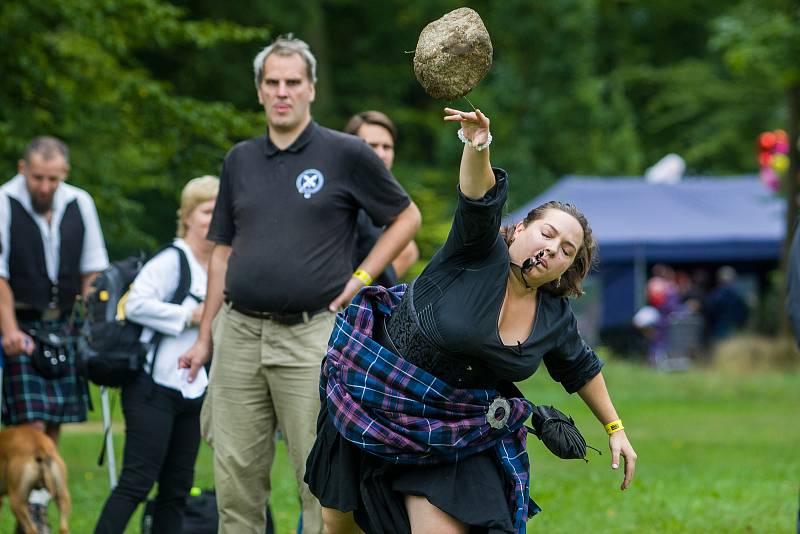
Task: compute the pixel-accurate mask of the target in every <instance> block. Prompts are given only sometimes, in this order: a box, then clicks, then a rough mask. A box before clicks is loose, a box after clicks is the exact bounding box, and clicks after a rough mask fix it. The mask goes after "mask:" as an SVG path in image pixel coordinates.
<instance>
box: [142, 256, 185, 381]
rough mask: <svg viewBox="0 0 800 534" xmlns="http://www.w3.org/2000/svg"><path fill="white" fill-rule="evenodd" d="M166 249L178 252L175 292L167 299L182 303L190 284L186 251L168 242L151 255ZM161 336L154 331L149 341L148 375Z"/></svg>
mask: <svg viewBox="0 0 800 534" xmlns="http://www.w3.org/2000/svg"><path fill="white" fill-rule="evenodd" d="M167 249H174V250H175V251H176V252H177V253H178V261H179V264H180V267H179V271H178V287H177V288H176V289H175V293H173V294H172V298H171V299H170V300H169V303H170V304H183V301H184V300H186V297H188V296H189V295H190V292H189V290H190V289H191V286H192V271H191V269H190V267H189V258H187V257H186V253H185V252H184V251H183V249H182V248H181V247H178V246H175V245H174V244H173V243H169V244H167V245H164V246H163V247H161V248H160V249H158V251H157V252H156V253H155V254H154V255H153V257H154V258H155V257H156V256H158V255H159V254H161V253H162V252H164V251H165V250H167ZM195 299H196V298H195ZM162 337H163V334H161V333H159V332H154V333H153V339H152V340H151V341H150V343H151V344H152V346H153V360H152V361H151V362H150V377H152V376H153V372H154V371H155V368H156V356H158V348H159V346H160V345H161V338H162Z"/></svg>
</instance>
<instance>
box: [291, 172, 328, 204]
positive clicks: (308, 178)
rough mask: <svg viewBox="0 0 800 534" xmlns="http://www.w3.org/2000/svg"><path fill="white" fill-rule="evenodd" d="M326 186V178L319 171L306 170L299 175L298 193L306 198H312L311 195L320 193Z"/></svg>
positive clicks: (296, 183)
mask: <svg viewBox="0 0 800 534" xmlns="http://www.w3.org/2000/svg"><path fill="white" fill-rule="evenodd" d="M324 184H325V177H324V176H322V173H321V172H319V171H318V170H317V169H306V170H304V171H303V172H301V173H300V174H298V175H297V181H296V182H295V185H296V186H297V192H298V193H300V194H301V195H303V197H304V198H311V195H314V194H315V193H318V192H319V190H320V189H322V186H323V185H324Z"/></svg>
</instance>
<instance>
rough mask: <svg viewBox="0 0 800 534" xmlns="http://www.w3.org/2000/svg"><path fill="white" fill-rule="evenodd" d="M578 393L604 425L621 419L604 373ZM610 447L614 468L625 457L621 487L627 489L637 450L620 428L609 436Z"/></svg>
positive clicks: (634, 467) (587, 383) (612, 466)
mask: <svg viewBox="0 0 800 534" xmlns="http://www.w3.org/2000/svg"><path fill="white" fill-rule="evenodd" d="M578 395H580V396H581V398H582V399H583V402H585V403H586V405H587V406H588V407H589V409H591V410H592V413H594V415H595V417H597V419H598V420H599V421H600V422H601V423H602V424H603V425H606V424H608V423H611V422H612V421H617V420H618V419H619V416H618V415H617V410H615V409H614V405H613V404H612V403H611V397H610V396H609V395H608V389H607V388H606V381H605V379H604V378H603V373H597V374H596V375H595V376H594V378H592V379H591V380H589V381H588V382H586V384H584V385H583V387H582V388H581V389H579V390H578ZM608 447H609V448H610V449H611V468H612V469H617V468H618V467H619V457H620V455H622V457H623V458H625V478H624V479H623V480H622V485H621V486H620V489H622V490H624V489H627V488H628V486H630V484H631V479H632V478H633V472H634V470H635V469H636V451H634V450H633V446H632V445H631V443H630V441H628V436H626V435H625V431H624V430H618V431H616V432H614V433H613V434H611V435H609V436H608Z"/></svg>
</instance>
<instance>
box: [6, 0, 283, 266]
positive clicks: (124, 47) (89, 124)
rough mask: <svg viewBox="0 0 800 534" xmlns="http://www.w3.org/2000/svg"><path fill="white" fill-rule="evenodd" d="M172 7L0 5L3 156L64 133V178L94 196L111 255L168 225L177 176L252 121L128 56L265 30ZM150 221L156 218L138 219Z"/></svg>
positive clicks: (111, 2) (197, 170)
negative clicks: (191, 17)
mask: <svg viewBox="0 0 800 534" xmlns="http://www.w3.org/2000/svg"><path fill="white" fill-rule="evenodd" d="M183 17H184V11H183V10H181V9H178V8H176V7H174V6H172V5H170V4H167V3H165V2H159V1H156V0H118V1H117V0H107V1H103V2H95V1H91V2H90V1H81V0H62V1H59V2H54V3H52V5H51V4H47V5H44V4H42V5H40V6H37V5H35V4H32V3H14V2H10V3H9V2H4V3H3V4H2V5H1V6H0V35H2V37H1V38H0V39H1V41H0V42H1V43H2V48H3V50H4V51H6V53H4V54H3V57H2V58H0V71H2V72H4V73H5V75H6V76H5V78H6V80H16V81H17V82H18V83H5V84H3V86H2V88H0V102H3V105H2V106H0V139H2V145H0V154H2V156H3V160H4V161H6V162H7V168H10V167H11V164H12V163H13V162H15V161H16V159H17V158H18V157H19V155H20V154H21V153H22V151H23V148H24V146H25V145H26V144H27V142H28V141H29V140H30V139H31V138H32V137H34V136H35V135H41V134H45V133H47V134H53V135H57V136H59V137H61V138H63V139H64V140H65V141H66V142H67V143H68V144H69V145H70V147H71V163H72V172H71V181H73V182H74V183H75V184H76V185H79V186H81V187H84V188H85V189H87V190H88V191H89V192H90V193H92V195H93V196H94V198H95V200H96V202H97V206H98V210H99V211H100V214H101V217H102V223H103V230H104V233H105V235H106V240H107V243H108V245H109V249H110V252H111V254H112V256H117V257H118V256H120V255H123V254H127V253H129V252H130V251H132V250H133V249H136V248H150V249H152V248H153V247H154V246H155V245H156V244H157V243H158V241H163V240H164V239H166V238H168V237H169V236H170V235H172V231H173V228H174V222H173V219H174V213H175V205H176V198H177V192H178V191H180V188H181V187H182V185H183V184H184V183H185V182H186V181H187V180H188V179H189V178H191V177H194V176H197V175H200V174H216V173H217V172H218V169H219V165H220V162H221V160H222V157H223V155H224V153H225V151H226V150H227V149H228V148H229V147H230V146H231V144H232V143H233V142H234V141H235V140H238V139H241V138H245V137H248V136H250V135H251V134H252V132H253V131H255V130H256V129H257V128H258V127H259V120H258V116H257V115H255V114H248V113H243V112H240V111H237V110H236V109H235V108H234V107H233V106H231V105H230V104H228V103H224V102H220V103H206V102H200V101H198V100H197V99H195V98H191V97H188V96H183V95H176V94H175V93H174V91H173V90H172V89H171V86H170V84H169V83H168V82H165V81H159V80H156V79H154V78H153V77H152V76H151V75H150V73H149V72H148V70H147V69H146V67H145V66H144V65H143V64H141V63H140V62H139V61H138V60H137V59H136V57H135V54H136V53H137V52H140V51H146V50H148V49H167V48H170V47H173V46H178V45H182V44H185V43H190V44H192V45H193V46H196V47H199V48H203V47H210V46H213V45H215V44H216V43H220V42H231V41H233V42H241V41H252V40H253V39H256V38H258V39H260V40H261V41H262V42H263V41H264V40H265V39H266V38H267V37H268V33H267V32H266V31H264V30H261V29H254V28H248V27H243V26H239V25H236V24H233V23H220V22H212V21H187V20H184V18H183ZM162 205H163V206H165V207H166V208H165V209H164V208H162ZM145 221H147V222H145ZM154 221H157V223H158V227H160V230H157V229H156V228H155V227H153V228H152V229H151V228H148V224H147V223H148V222H151V223H152V222H154ZM167 222H168V224H166V223H167ZM165 224H166V227H165Z"/></svg>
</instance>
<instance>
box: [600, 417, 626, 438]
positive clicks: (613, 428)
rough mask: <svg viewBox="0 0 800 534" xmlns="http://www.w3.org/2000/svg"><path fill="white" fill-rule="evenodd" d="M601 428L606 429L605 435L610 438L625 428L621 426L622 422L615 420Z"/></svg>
mask: <svg viewBox="0 0 800 534" xmlns="http://www.w3.org/2000/svg"><path fill="white" fill-rule="evenodd" d="M603 428H605V429H606V434H608V435H609V436H610V435H611V434H613V433H614V432H619V431H620V430H622V429H623V428H625V427H624V426H622V420H621V419H617V420H616V421H611V422H610V423H606V424H605V425H603Z"/></svg>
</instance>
